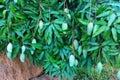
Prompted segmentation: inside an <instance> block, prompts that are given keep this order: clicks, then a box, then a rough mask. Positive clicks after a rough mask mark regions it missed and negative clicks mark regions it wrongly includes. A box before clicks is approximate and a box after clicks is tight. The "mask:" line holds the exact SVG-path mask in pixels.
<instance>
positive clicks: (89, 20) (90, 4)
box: [89, 0, 92, 21]
mask: <svg viewBox="0 0 120 80" xmlns="http://www.w3.org/2000/svg"><path fill="white" fill-rule="evenodd" d="M91 8H92V1H91V0H90V13H89V21H91Z"/></svg>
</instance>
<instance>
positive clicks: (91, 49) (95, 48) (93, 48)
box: [88, 46, 99, 51]
mask: <svg viewBox="0 0 120 80" xmlns="http://www.w3.org/2000/svg"><path fill="white" fill-rule="evenodd" d="M98 48H99V47H98V46H94V47H92V48H90V49H88V51H94V50H97V49H98Z"/></svg>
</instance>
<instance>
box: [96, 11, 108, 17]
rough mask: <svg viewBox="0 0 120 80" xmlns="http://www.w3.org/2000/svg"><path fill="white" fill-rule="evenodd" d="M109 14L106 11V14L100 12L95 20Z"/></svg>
mask: <svg viewBox="0 0 120 80" xmlns="http://www.w3.org/2000/svg"><path fill="white" fill-rule="evenodd" d="M109 14H110V11H106V12H102V13H101V14H99V15H97V16H96V17H97V18H101V17H105V16H108V15H109Z"/></svg>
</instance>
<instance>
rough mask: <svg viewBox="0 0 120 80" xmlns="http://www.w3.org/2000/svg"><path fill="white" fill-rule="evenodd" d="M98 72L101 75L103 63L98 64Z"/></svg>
mask: <svg viewBox="0 0 120 80" xmlns="http://www.w3.org/2000/svg"><path fill="white" fill-rule="evenodd" d="M97 71H98V73H99V74H100V73H101V72H102V63H101V62H98V64H97Z"/></svg>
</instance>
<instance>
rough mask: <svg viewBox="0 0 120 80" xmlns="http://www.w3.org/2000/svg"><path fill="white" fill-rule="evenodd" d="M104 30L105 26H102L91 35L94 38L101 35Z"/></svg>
mask: <svg viewBox="0 0 120 80" xmlns="http://www.w3.org/2000/svg"><path fill="white" fill-rule="evenodd" d="M105 29H106V26H102V27H100V28H98V29H97V30H96V31H95V32H94V33H93V35H92V37H95V36H97V35H99V34H101V33H102V32H103V31H104V30H105Z"/></svg>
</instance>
